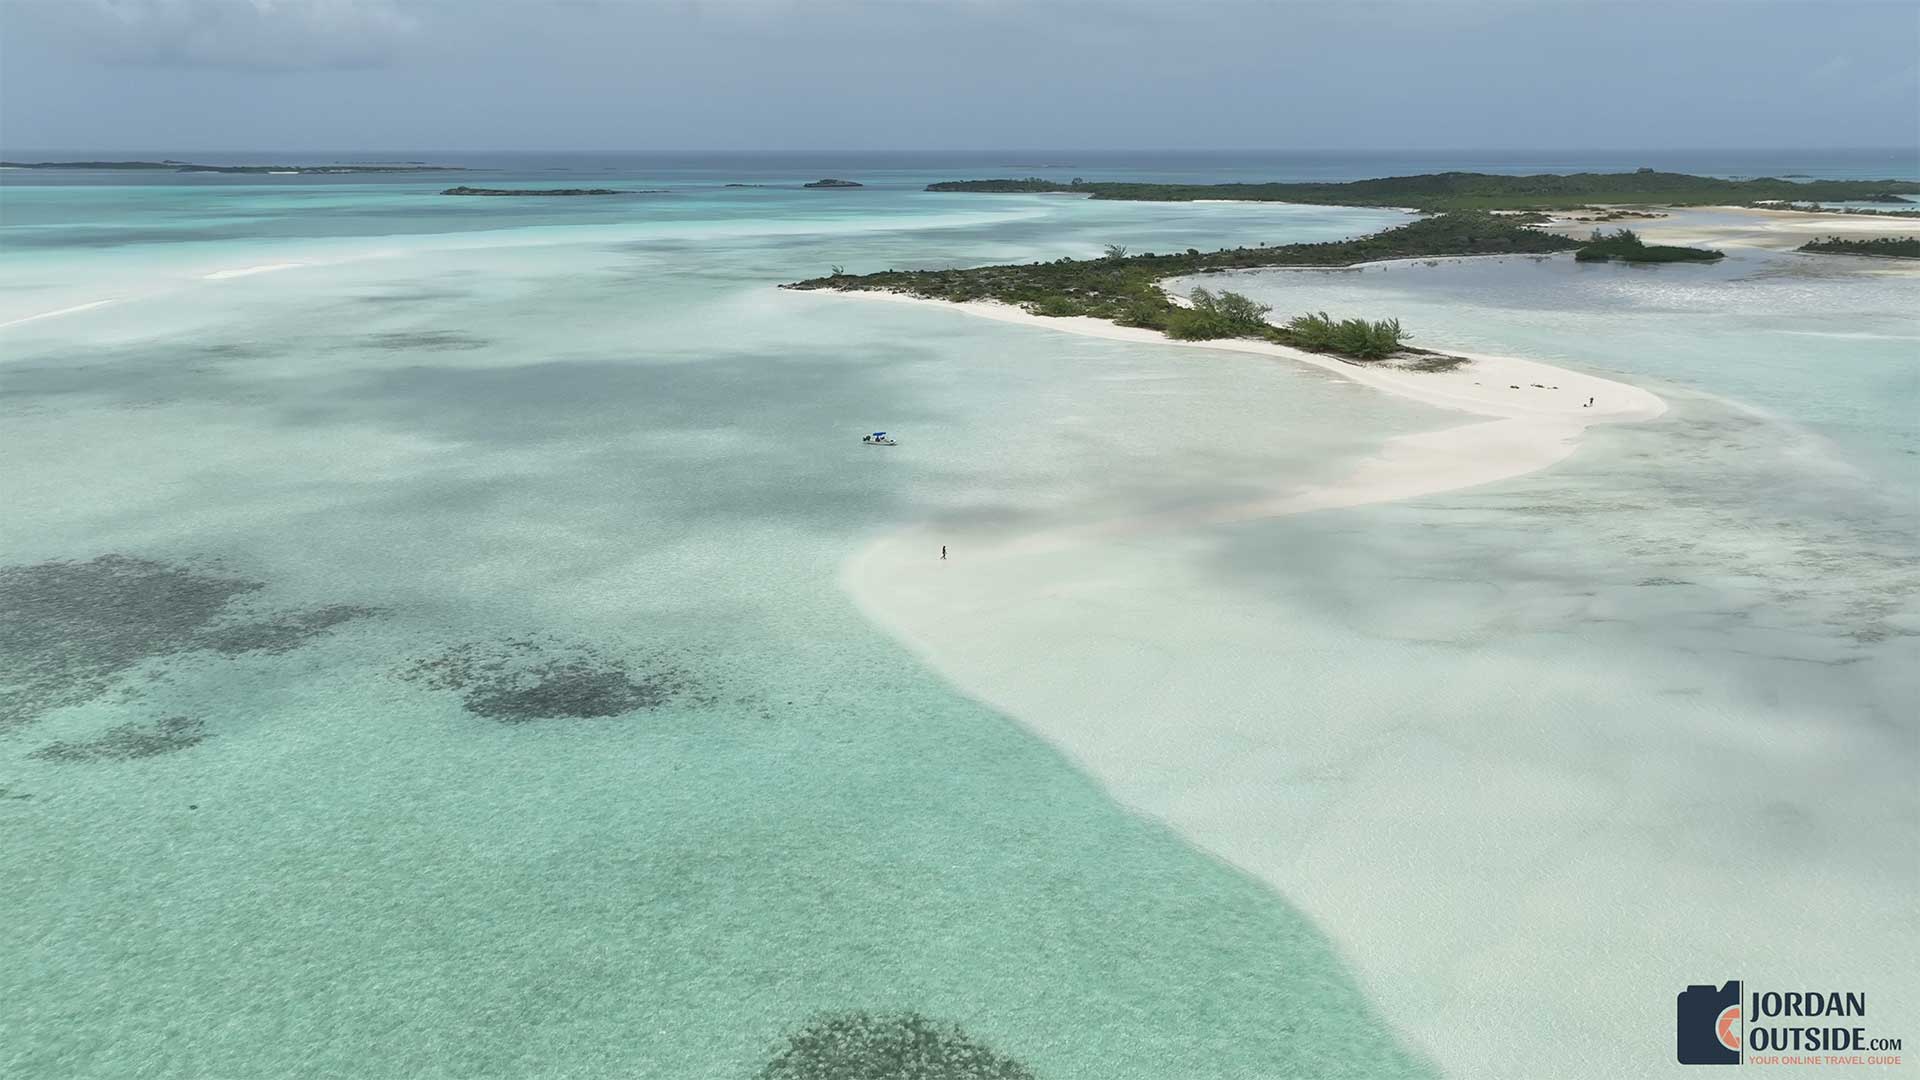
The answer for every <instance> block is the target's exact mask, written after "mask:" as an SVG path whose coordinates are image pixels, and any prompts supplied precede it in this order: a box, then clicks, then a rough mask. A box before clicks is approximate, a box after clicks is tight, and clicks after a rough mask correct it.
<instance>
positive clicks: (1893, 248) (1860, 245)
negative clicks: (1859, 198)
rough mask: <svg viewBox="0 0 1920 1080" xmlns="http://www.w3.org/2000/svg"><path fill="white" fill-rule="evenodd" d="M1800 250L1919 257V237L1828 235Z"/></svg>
mask: <svg viewBox="0 0 1920 1080" xmlns="http://www.w3.org/2000/svg"><path fill="white" fill-rule="evenodd" d="M1800 250H1801V251H1817V252H1821V253H1823V254H1827V255H1878V256H1880V257H1882V258H1887V259H1920V237H1917V236H1876V237H1874V238H1872V239H1870V240H1850V239H1847V238H1846V237H1841V236H1829V237H1827V238H1826V239H1825V240H1809V241H1807V242H1806V243H1804V244H1801V245H1800Z"/></svg>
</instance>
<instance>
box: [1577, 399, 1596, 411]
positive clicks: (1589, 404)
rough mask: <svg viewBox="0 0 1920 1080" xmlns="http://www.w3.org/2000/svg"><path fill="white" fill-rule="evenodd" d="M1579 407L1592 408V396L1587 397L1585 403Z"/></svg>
mask: <svg viewBox="0 0 1920 1080" xmlns="http://www.w3.org/2000/svg"><path fill="white" fill-rule="evenodd" d="M1580 407H1581V408H1583V409H1591V408H1593V399H1592V398H1588V399H1587V403H1586V404H1585V405H1582V406H1580Z"/></svg>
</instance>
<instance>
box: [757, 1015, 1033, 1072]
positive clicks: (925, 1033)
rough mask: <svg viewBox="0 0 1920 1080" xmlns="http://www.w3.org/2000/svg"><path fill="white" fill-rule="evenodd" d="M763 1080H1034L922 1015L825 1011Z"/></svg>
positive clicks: (1019, 1066) (1021, 1067)
mask: <svg viewBox="0 0 1920 1080" xmlns="http://www.w3.org/2000/svg"><path fill="white" fill-rule="evenodd" d="M760 1080H1034V1073H1033V1070H1032V1069H1030V1068H1028V1067H1027V1066H1026V1065H1025V1064H1023V1063H1021V1062H1019V1061H1016V1060H1014V1059H1013V1058H1010V1057H1007V1056H1005V1055H1003V1054H1000V1053H998V1052H996V1051H994V1050H993V1049H992V1048H990V1047H988V1046H987V1045H986V1044H984V1043H981V1042H980V1041H978V1040H976V1039H974V1038H973V1037H972V1036H970V1035H968V1034H967V1033H966V1032H964V1031H962V1030H960V1028H959V1026H958V1025H956V1024H948V1023H941V1022H940V1021H937V1020H932V1019H929V1018H927V1017H925V1016H922V1015H920V1014H919V1013H914V1012H903V1013H887V1014H879V1015H876V1014H873V1013H868V1012H859V1011H851V1012H835V1013H824V1014H822V1015H820V1016H816V1017H814V1018H813V1019H812V1020H810V1021H808V1022H807V1024H806V1026H804V1027H802V1028H801V1029H800V1030H799V1031H796V1032H794V1033H793V1034H792V1035H790V1036H788V1037H787V1045H786V1046H785V1047H784V1048H782V1049H781V1050H780V1052H779V1053H778V1054H776V1055H775V1056H774V1058H773V1060H772V1061H769V1062H768V1063H767V1065H766V1067H765V1068H763V1069H761V1070H760Z"/></svg>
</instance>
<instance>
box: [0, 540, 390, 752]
mask: <svg viewBox="0 0 1920 1080" xmlns="http://www.w3.org/2000/svg"><path fill="white" fill-rule="evenodd" d="M263 588H265V584H264V583H262V582H258V581H249V580H246V579H244V578H239V577H233V576H229V575H224V574H218V573H211V572H208V571H205V570H201V569H196V568H194V567H189V566H180V565H176V564H172V563H164V562H158V561H155V560H152V559H140V558H134V557H132V556H128V555H102V556H100V557H99V558H96V559H91V560H88V561H86V562H68V561H56V562H44V563H36V564H33V565H30V566H0V671H4V672H5V674H4V677H0V731H3V730H6V729H8V728H11V727H18V726H21V725H24V724H26V723H28V722H30V721H32V720H34V719H36V718H38V717H39V716H41V715H42V714H44V713H47V712H50V711H52V710H54V709H58V708H63V707H65V706H69V705H77V704H80V703H82V702H86V701H90V700H92V699H94V698H97V697H99V696H101V695H102V694H104V693H106V692H107V691H108V690H109V689H111V688H112V687H113V686H114V685H115V684H116V682H117V681H118V680H120V679H121V678H122V677H123V676H125V675H126V674H127V673H128V672H129V671H130V670H131V669H133V668H134V667H136V666H138V665H139V664H141V663H143V662H145V661H147V660H150V659H154V658H157V657H164V656H173V655H177V654H181V653H188V652H193V651H196V650H210V651H213V652H217V653H221V654H223V655H227V656H233V655H238V654H240V653H248V652H268V653H283V652H287V651H289V650H291V649H296V648H299V647H300V646H301V645H303V644H305V643H306V642H308V641H310V640H312V639H313V638H315V637H317V636H319V635H321V634H325V633H326V632H327V631H329V630H330V629H332V628H333V627H335V626H338V625H340V624H341V623H343V622H346V621H348V620H351V619H357V618H362V617H365V616H367V615H371V614H374V612H373V610H372V609H370V608H362V607H352V606H348V605H334V606H330V607H322V608H314V609H309V610H305V611H289V612H270V613H267V614H264V615H254V616H252V617H251V618H248V617H246V616H242V620H243V621H235V620H234V619H233V616H234V614H235V612H234V611H233V608H232V606H231V605H233V603H234V602H235V601H236V600H238V599H239V598H241V597H243V596H246V595H247V594H249V593H253V592H257V591H259V590H260V589H263Z"/></svg>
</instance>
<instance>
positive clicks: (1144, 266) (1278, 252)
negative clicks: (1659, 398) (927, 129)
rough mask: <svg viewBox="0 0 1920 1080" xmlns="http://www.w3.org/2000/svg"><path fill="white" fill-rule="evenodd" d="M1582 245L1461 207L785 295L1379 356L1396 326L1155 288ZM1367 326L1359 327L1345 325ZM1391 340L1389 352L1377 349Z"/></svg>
mask: <svg viewBox="0 0 1920 1080" xmlns="http://www.w3.org/2000/svg"><path fill="white" fill-rule="evenodd" d="M1579 246H1580V242H1579V241H1577V240H1570V239H1568V238H1566V237H1564V236H1556V235H1554V234H1552V233H1544V232H1540V231H1539V230H1537V229H1530V228H1526V227H1525V226H1523V225H1519V224H1516V223H1515V222H1514V221H1513V220H1512V219H1511V218H1506V217H1499V216H1496V215H1493V214H1485V213H1479V212H1471V211H1462V212H1458V213H1451V214H1442V215H1438V216H1435V217H1430V218H1424V219H1422V220H1419V221H1414V222H1410V223H1408V224H1406V225H1402V226H1400V227H1398V228H1394V229H1388V230H1386V231H1384V232H1378V233H1374V234H1372V235H1369V236H1362V237H1358V238H1356V239H1352V240H1336V241H1332V242H1329V243H1321V244H1280V245H1273V246H1260V247H1238V248H1227V249H1224V250H1221V251H1211V252H1202V251H1199V250H1198V249H1194V248H1189V249H1188V250H1186V251H1184V252H1181V253H1179V254H1171V255H1159V254H1155V253H1153V252H1144V253H1142V254H1139V255H1129V254H1126V249H1125V248H1122V247H1119V246H1118V245H1109V246H1108V248H1107V250H1106V252H1105V253H1103V254H1102V255H1101V256H1100V257H1099V258H1094V259H1056V260H1054V261H1052V262H1041V263H1025V264H1016V265H1001V266H978V267H973V268H970V269H964V270H963V269H944V270H884V271H881V272H879V273H874V274H847V273H843V272H841V271H840V268H839V267H835V268H834V273H833V274H831V275H829V276H827V277H821V278H812V279H809V280H807V281H800V282H795V283H793V284H791V285H788V286H786V287H787V288H790V289H841V290H848V291H863V290H865V291H878V292H899V293H906V294H908V295H910V296H922V297H926V298H928V299H933V300H948V301H953V302H957V303H963V302H966V301H970V300H997V301H1000V302H1002V303H1007V304H1015V305H1018V306H1020V307H1022V308H1025V309H1026V310H1027V311H1029V312H1032V313H1033V314H1035V315H1045V316H1051V317H1064V316H1071V315H1086V316H1092V317H1094V318H1099V319H1111V320H1112V321H1114V322H1117V323H1119V324H1121V325H1122V326H1138V327H1145V328H1148V329H1152V330H1159V331H1161V332H1163V333H1166V334H1168V335H1169V336H1172V337H1176V338H1181V339H1183V340H1189V341H1199V340H1207V339H1211V338H1222V337H1247V336H1251V337H1264V338H1266V339H1268V340H1271V341H1276V342H1279V343H1281V344H1285V345H1292V346H1295V347H1297V348H1302V349H1308V350H1311V351H1315V352H1327V353H1334V354H1337V355H1341V356H1346V357H1349V358H1353V359H1369V360H1371V359H1378V358H1379V357H1381V356H1384V355H1387V354H1388V353H1390V352H1393V351H1394V350H1395V348H1398V349H1401V350H1403V351H1415V350H1406V348H1405V346H1404V344H1403V342H1404V340H1405V334H1404V332H1403V331H1402V330H1401V328H1400V326H1399V324H1398V323H1396V322H1393V321H1391V320H1389V321H1387V322H1385V323H1368V322H1365V321H1363V320H1347V322H1343V323H1339V324H1336V327H1338V328H1344V329H1336V330H1334V331H1329V332H1327V333H1324V334H1322V333H1320V332H1318V328H1317V325H1310V326H1309V327H1308V328H1307V329H1306V331H1305V332H1304V333H1301V332H1296V331H1295V330H1294V329H1293V328H1292V327H1291V326H1274V325H1272V324H1270V323H1268V322H1267V321H1266V318H1265V316H1266V314H1267V309H1266V308H1265V307H1264V306H1262V305H1259V304H1256V303H1254V302H1253V301H1251V300H1248V299H1247V298H1246V297H1243V296H1239V295H1238V294H1235V293H1231V292H1219V293H1216V292H1213V291H1210V290H1207V289H1196V290H1194V295H1193V297H1192V300H1191V303H1192V306H1191V307H1182V306H1181V305H1178V304H1175V303H1174V302H1173V301H1172V300H1170V299H1169V298H1168V297H1167V294H1166V293H1165V292H1163V291H1161V289H1160V285H1159V283H1160V281H1161V280H1163V279H1165V278H1170V277H1179V276H1183V275H1189V274H1203V273H1212V272H1215V271H1221V270H1247V269H1258V268H1262V267H1316V266H1319V267H1338V266H1353V265H1356V264H1359V263H1365V262H1376V261H1380V260H1383V259H1413V258H1431V257H1436V256H1444V255H1514V254H1540V255H1544V254H1551V253H1553V252H1557V251H1566V250H1569V249H1571V248H1576V247H1579ZM1356 326H1357V327H1365V330H1364V331H1362V330H1359V329H1355V328H1352V327H1356ZM1388 341H1391V342H1392V346H1391V347H1388V346H1385V345H1383V343H1384V342H1388Z"/></svg>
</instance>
